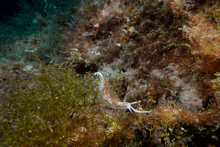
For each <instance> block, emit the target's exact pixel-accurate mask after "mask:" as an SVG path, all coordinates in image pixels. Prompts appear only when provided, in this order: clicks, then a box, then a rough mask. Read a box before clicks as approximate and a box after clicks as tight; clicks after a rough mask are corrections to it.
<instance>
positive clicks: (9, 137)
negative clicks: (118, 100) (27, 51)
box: [0, 66, 99, 146]
mask: <svg viewBox="0 0 220 147" xmlns="http://www.w3.org/2000/svg"><path fill="white" fill-rule="evenodd" d="M3 84H4V83H3ZM5 84H7V85H10V87H11V89H8V91H7V93H5V94H4V95H3V97H2V98H1V116H0V121H1V128H0V129H1V141H0V142H1V145H3V146H4V145H6V146H45V145H50V146H51V145H52V146H59V145H62V146H65V145H66V146H67V145H70V144H73V142H78V141H79V139H78V138H79V136H80V134H79V132H80V133H88V134H89V132H91V131H92V130H95V129H96V128H94V127H97V126H95V125H92V124H89V122H90V120H89V119H92V116H93V115H94V111H91V110H92V109H93V107H95V106H96V105H95V103H97V102H96V97H97V93H98V91H97V90H96V89H95V87H96V81H95V80H94V77H93V76H91V74H86V75H83V76H82V75H81V76H80V75H78V74H76V73H75V72H73V71H71V70H70V68H67V67H63V68H61V67H59V68H55V67H51V66H48V67H45V66H44V68H43V69H41V72H39V73H36V75H35V76H34V77H33V76H32V78H31V79H29V80H25V81H23V82H20V83H12V82H10V83H5ZM85 119H86V120H85ZM85 123H87V124H86V125H85ZM80 125H81V126H80ZM85 126H86V127H85ZM88 126H89V130H88V129H87V128H88ZM85 128H86V129H85ZM97 135H99V134H97ZM93 137H94V136H93ZM89 138H91V137H89V136H88V140H89ZM96 138H99V137H96ZM88 140H87V141H88ZM96 141H97V140H92V141H91V140H89V143H90V144H92V143H94V142H96ZM83 143H84V144H85V145H86V144H87V143H88V142H86V141H84V142H83Z"/></svg>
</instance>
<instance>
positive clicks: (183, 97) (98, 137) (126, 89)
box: [0, 0, 220, 147]
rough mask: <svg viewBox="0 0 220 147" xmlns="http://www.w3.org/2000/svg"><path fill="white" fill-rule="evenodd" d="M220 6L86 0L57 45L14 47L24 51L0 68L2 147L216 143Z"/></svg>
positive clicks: (173, 0) (187, 0)
mask: <svg viewBox="0 0 220 147" xmlns="http://www.w3.org/2000/svg"><path fill="white" fill-rule="evenodd" d="M219 10H220V7H219V3H218V0H213V1H208V0H183V1H182V0H157V1H150V0H108V1H86V2H85V3H83V6H82V7H80V8H79V9H78V10H77V11H76V12H75V11H74V14H75V15H74V16H68V17H71V18H74V20H75V21H74V22H72V21H68V23H66V21H59V24H60V25H59V26H60V27H61V28H60V29H59V28H57V29H58V30H62V33H61V32H60V31H59V33H61V35H58V36H57V37H55V40H54V39H53V36H52V35H53V31H56V30H53V31H52V32H50V30H51V29H49V28H48V27H50V25H53V24H52V23H51V24H48V25H47V26H44V29H45V30H47V31H44V32H42V33H43V35H42V36H43V37H42V36H41V37H40V38H41V39H40V40H39V41H38V42H37V43H35V44H32V46H28V43H27V44H26V45H25V47H23V48H22V45H23V44H24V41H25V39H24V40H22V39H21V40H20V42H19V41H18V42H17V44H13V45H11V47H14V48H15V49H17V51H18V53H19V55H20V53H22V51H25V50H29V51H28V52H25V55H27V56H25V58H24V59H23V60H21V61H20V62H13V61H7V60H5V61H4V62H2V64H0V77H1V85H0V97H1V98H0V109H1V114H0V121H1V123H0V124H1V127H0V131H1V133H0V135H1V136H0V137H1V138H0V143H1V146H68V147H71V146H106V147H107V146H114V147H115V146H139V147H145V146H220V138H219V136H220V105H219V104H220V98H219V97H220V95H219V91H220V78H219V77H220V76H219V71H220V64H219V63H220V62H219V61H220V56H219V52H220V50H219V38H220V36H219V20H220V17H219V16H220V15H219ZM62 15H65V13H64V14H62ZM69 15H71V14H69ZM54 18H56V17H54ZM61 18H62V17H61ZM71 20H72V19H71ZM45 22H47V21H45ZM63 23H65V24H68V25H65V24H63ZM64 26H65V29H64V28H63V27H64ZM54 27H55V26H54ZM46 32H50V33H46ZM59 33H58V34H59ZM47 38H50V39H52V40H53V41H54V43H53V44H52V45H50V44H46V42H50V41H48V40H47ZM57 38H58V39H57ZM29 40H32V41H33V40H36V38H31V37H30V39H29ZM42 40H44V41H45V42H44V41H42ZM57 41H58V42H59V47H57V46H56V42H57ZM44 46H47V47H48V48H49V50H47V53H45V52H44V51H43V47H44ZM54 46H56V47H54ZM33 48H38V50H33ZM61 48H62V49H61ZM20 51H21V52H20ZM56 55H57V56H59V58H58V57H56ZM45 56H46V57H45ZM50 57H53V58H50ZM27 60H28V61H30V62H33V61H36V62H34V64H30V63H29V62H27ZM104 72H105V75H104V74H103V73H104ZM96 75H98V76H96ZM100 96H101V97H100ZM123 97H124V99H123ZM113 98H114V99H113ZM100 100H101V101H100ZM105 104H106V105H107V106H106V105H105ZM131 104H136V105H132V106H131ZM117 108H121V109H117ZM148 110H150V111H148ZM136 112H138V113H136ZM142 112H145V113H142ZM148 112H150V113H148Z"/></svg>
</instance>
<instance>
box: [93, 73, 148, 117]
mask: <svg viewBox="0 0 220 147" xmlns="http://www.w3.org/2000/svg"><path fill="white" fill-rule="evenodd" d="M95 75H98V76H99V77H100V78H101V82H100V83H99V91H100V96H99V99H100V101H101V102H102V103H104V104H105V105H107V106H109V107H111V108H113V109H128V110H129V111H130V112H131V113H132V111H131V110H133V111H134V112H137V113H151V111H138V110H136V109H134V108H133V107H132V106H131V105H133V104H136V103H138V102H132V103H129V102H126V98H127V95H128V93H127V94H126V95H125V98H124V101H123V102H121V100H120V99H119V98H117V97H115V96H114V95H112V94H111V93H110V90H109V85H108V80H107V78H106V77H105V76H104V75H103V73H101V72H96V73H95ZM139 102H140V101H139Z"/></svg>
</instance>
